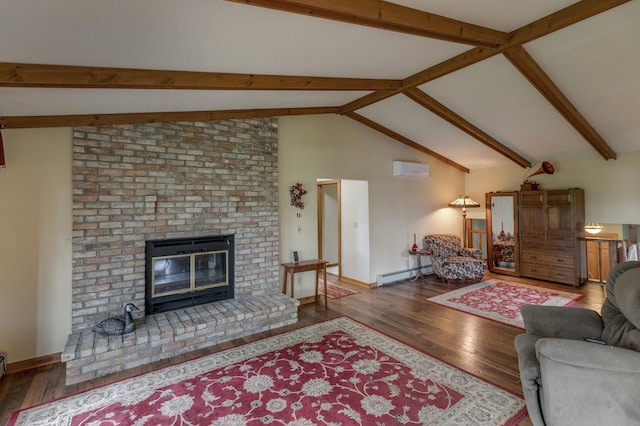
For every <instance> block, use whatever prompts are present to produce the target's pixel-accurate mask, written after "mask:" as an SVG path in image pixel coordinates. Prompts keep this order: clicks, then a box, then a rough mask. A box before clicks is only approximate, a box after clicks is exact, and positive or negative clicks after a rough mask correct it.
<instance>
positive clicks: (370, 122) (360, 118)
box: [345, 112, 469, 173]
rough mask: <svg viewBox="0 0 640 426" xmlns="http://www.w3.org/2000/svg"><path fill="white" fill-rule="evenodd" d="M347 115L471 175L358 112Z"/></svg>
mask: <svg viewBox="0 0 640 426" xmlns="http://www.w3.org/2000/svg"><path fill="white" fill-rule="evenodd" d="M345 115H346V116H347V117H349V118H352V119H354V120H356V121H357V122H359V123H362V124H364V125H365V126H368V127H370V128H372V129H373V130H376V131H378V132H380V133H382V134H383V135H386V136H388V137H390V138H392V139H395V140H397V141H398V142H401V143H403V144H405V145H407V146H408V147H411V148H413V149H415V150H417V151H420V152H422V153H423V154H427V155H429V156H431V157H433V158H436V159H438V160H440V161H442V162H443V163H445V164H447V165H449V166H452V167H455V168H456V169H458V170H460V171H462V172H464V173H469V169H468V168H466V167H465V166H463V165H461V164H458V163H456V162H455V161H453V160H450V159H448V158H447V157H445V156H444V155H441V154H438V153H437V152H435V151H432V150H430V149H429V148H427V147H425V146H423V145H420V144H419V143H417V142H414V141H412V140H411V139H409V138H407V137H405V136H402V135H401V134H399V133H396V132H394V131H393V130H391V129H389V128H387V127H384V126H383V125H381V124H378V123H376V122H375V121H373V120H369V119H368V118H366V117H364V116H362V115H360V114H358V113H356V112H348V113H346V114H345Z"/></svg>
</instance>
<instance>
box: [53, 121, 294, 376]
mask: <svg viewBox="0 0 640 426" xmlns="http://www.w3.org/2000/svg"><path fill="white" fill-rule="evenodd" d="M277 148H278V139H277V119H275V118H265V119H250V120H225V121H217V122H180V123H150V124H133V125H117V126H90V127H81V128H76V129H74V141H73V197H74V200H73V201H74V204H73V262H74V263H73V284H72V289H73V295H72V313H71V317H72V334H71V335H70V336H69V341H68V344H67V348H66V349H65V351H64V354H63V361H66V362H67V375H68V382H69V383H72V382H73V383H75V382H78V381H82V380H87V379H90V378H93V377H99V376H100V375H103V374H108V373H109V372H113V371H119V370H122V369H125V368H130V367H134V366H136V365H140V364H142V363H144V362H150V361H154V360H156V359H160V358H165V357H169V356H172V355H175V354H178V353H183V352H186V351H188V350H192V349H197V348H199V347H202V346H200V345H207V344H215V343H216V342H219V341H222V340H229V339H233V338H236V337H240V336H245V335H249V334H253V333H256V332H259V331H262V330H266V329H271V328H275V327H279V326H282V325H285V324H290V323H292V322H295V321H296V320H297V308H296V307H297V302H296V301H295V300H293V299H291V298H289V297H288V296H284V295H282V294H281V293H280V289H279V273H280V271H279V246H278V240H279V234H278V161H277V152H278V149H277ZM228 234H233V235H234V238H235V299H233V300H230V301H221V302H215V303H213V304H210V305H206V308H200V307H194V308H188V309H183V310H180V311H176V312H177V314H169V313H163V314H157V315H153V316H148V317H146V318H145V315H144V312H139V313H138V315H137V316H136V317H137V318H136V324H137V329H136V332H135V334H133V333H132V334H130V335H127V336H124V337H122V336H117V337H113V336H112V337H109V338H105V337H101V336H95V335H94V333H93V332H92V331H91V329H92V328H93V326H94V325H95V324H96V323H97V322H99V321H101V320H102V319H105V318H108V317H109V316H110V315H121V314H122V311H123V308H124V305H125V304H126V303H128V302H133V303H135V304H136V305H137V306H138V307H140V308H141V309H143V308H144V291H145V277H144V269H145V242H146V241H147V240H159V239H164V238H192V237H198V236H205V235H228ZM232 308H233V309H237V311H235V312H232V311H231V309H232ZM203 309H206V311H203ZM181 318H183V319H184V323H183V322H182V321H178V322H176V321H175V320H176V319H181ZM221 339H222V340H221Z"/></svg>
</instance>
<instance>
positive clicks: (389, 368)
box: [8, 317, 526, 426]
mask: <svg viewBox="0 0 640 426" xmlns="http://www.w3.org/2000/svg"><path fill="white" fill-rule="evenodd" d="M525 415H526V409H525V407H524V401H523V400H522V398H520V397H518V396H516V395H513V394H511V393H509V392H507V391H505V390H502V389H500V388H498V387H496V386H494V385H492V384H489V383H487V382H485V381H483V380H480V379H478V378H476V377H475V376H472V375H470V374H468V373H465V372H463V371H461V370H458V369H456V368H453V367H451V366H450V365H448V364H445V363H443V362H441V361H438V360H436V359H434V358H431V357H429V356H427V355H426V354H424V353H423V352H420V351H419V350H417V349H414V348H412V347H410V346H407V345H405V344H403V343H400V342H399V341H397V340H394V339H392V338H390V337H388V336H386V335H384V334H381V333H379V332H377V331H375V330H373V329H371V328H369V327H367V326H365V325H363V324H361V323H358V322H356V321H353V320H351V319H349V318H346V317H341V318H337V319H334V320H330V321H327V322H323V323H320V324H315V325H312V326H308V327H304V328H301V329H298V330H295V331H291V332H287V333H283V334H280V335H277V336H273V337H269V338H266V339H262V340H259V341H257V342H254V343H249V344H246V345H243V346H240V347H236V348H233V349H228V350H225V351H222V352H219V353H216V354H212V355H208V356H206V357H203V358H199V359H196V360H193V361H187V362H184V363H181V364H177V365H174V366H170V367H166V368H163V369H160V370H157V371H154V372H151V373H147V374H144V375H141V376H137V377H133V378H131V379H127V380H123V381H121V382H117V383H114V384H110V385H106V386H103V387H100V388H96V389H93V390H90V391H87V392H84V393H81V394H77V395H74V396H69V397H66V398H62V399H59V400H57V401H52V402H50V403H45V404H43V405H40V406H36V407H33V408H29V409H26V410H24V411H20V412H16V413H13V414H12V416H11V418H10V420H9V423H8V424H9V425H11V426H14V425H29V426H38V425H92V426H93V425H136V426H143V425H147V426H151V425H207V426H209V425H214V426H216V425H224V426H236V425H262V424H270V425H289V426H294V425H295V426H311V425H383V424H384V425H391V424H421V425H427V424H428V425H445V424H446V425H448V424H456V425H515V424H517V422H519V421H520V420H521V419H522V418H523V417H524V416H525Z"/></svg>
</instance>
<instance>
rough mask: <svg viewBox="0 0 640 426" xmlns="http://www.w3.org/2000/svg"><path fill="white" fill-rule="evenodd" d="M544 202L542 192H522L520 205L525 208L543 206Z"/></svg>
mask: <svg viewBox="0 0 640 426" xmlns="http://www.w3.org/2000/svg"><path fill="white" fill-rule="evenodd" d="M543 201H544V200H543V193H542V192H541V191H522V192H520V204H521V205H523V206H541V205H542V203H543Z"/></svg>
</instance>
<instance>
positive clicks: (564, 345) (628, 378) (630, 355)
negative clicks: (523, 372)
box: [536, 338, 640, 426]
mask: <svg viewBox="0 0 640 426" xmlns="http://www.w3.org/2000/svg"><path fill="white" fill-rule="evenodd" d="M536 353H537V356H538V359H539V361H540V372H541V387H540V392H541V398H540V401H541V403H542V413H543V416H544V421H545V423H546V424H547V425H548V426H551V425H568V424H579V425H603V424H612V425H613V424H616V425H622V424H624V425H631V424H638V419H640V404H638V401H640V386H638V383H640V352H637V351H633V350H630V349H624V348H619V347H615V346H609V345H599V344H596V343H588V342H582V341H576V340H569V339H553V338H551V339H550V338H542V339H540V340H538V341H537V343H536Z"/></svg>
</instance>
